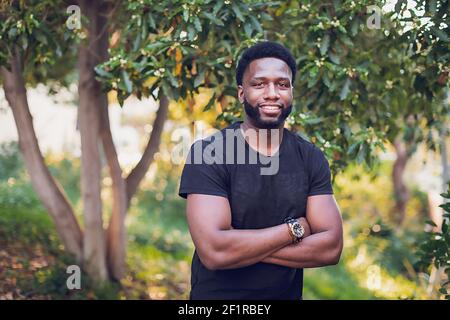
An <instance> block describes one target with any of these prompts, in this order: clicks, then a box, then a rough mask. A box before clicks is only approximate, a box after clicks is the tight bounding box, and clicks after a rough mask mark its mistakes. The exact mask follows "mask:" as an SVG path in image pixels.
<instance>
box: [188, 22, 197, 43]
mask: <svg viewBox="0 0 450 320" xmlns="http://www.w3.org/2000/svg"><path fill="white" fill-rule="evenodd" d="M187 30H188V39H189V40H191V41H192V40H194V38H195V36H196V32H195V29H194V27H193V26H192V25H189V26H188V27H187Z"/></svg>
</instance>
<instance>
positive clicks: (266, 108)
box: [262, 107, 279, 111]
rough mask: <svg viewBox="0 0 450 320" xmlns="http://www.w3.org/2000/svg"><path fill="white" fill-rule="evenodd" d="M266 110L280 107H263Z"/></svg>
mask: <svg viewBox="0 0 450 320" xmlns="http://www.w3.org/2000/svg"><path fill="white" fill-rule="evenodd" d="M262 108H263V109H264V110H268V111H276V110H278V109H279V108H278V107H262Z"/></svg>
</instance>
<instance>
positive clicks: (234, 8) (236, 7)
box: [231, 3, 245, 22]
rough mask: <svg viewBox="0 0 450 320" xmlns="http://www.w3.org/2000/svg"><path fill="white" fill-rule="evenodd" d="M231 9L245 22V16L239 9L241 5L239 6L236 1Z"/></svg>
mask: <svg viewBox="0 0 450 320" xmlns="http://www.w3.org/2000/svg"><path fill="white" fill-rule="evenodd" d="M231 9H232V10H233V12H234V14H235V15H236V17H237V18H238V19H239V20H241V21H242V22H245V19H244V16H243V15H242V13H241V10H240V9H239V7H238V6H237V4H236V3H233V4H232V5H231Z"/></svg>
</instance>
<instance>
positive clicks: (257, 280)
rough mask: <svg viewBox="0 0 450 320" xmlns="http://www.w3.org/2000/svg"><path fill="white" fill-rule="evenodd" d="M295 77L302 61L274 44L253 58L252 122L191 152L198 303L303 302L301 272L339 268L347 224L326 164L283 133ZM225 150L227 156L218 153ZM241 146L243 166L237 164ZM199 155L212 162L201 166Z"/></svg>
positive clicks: (241, 79)
mask: <svg viewBox="0 0 450 320" xmlns="http://www.w3.org/2000/svg"><path fill="white" fill-rule="evenodd" d="M295 74H296V65H295V60H294V58H293V57H292V55H291V53H290V52H289V51H288V50H287V49H286V48H285V47H283V46H282V45H280V44H278V43H275V42H269V41H266V42H261V43H258V44H256V45H254V46H253V47H251V48H249V49H247V50H246V51H245V52H244V53H243V55H242V57H241V59H240V60H239V63H238V67H237V70H236V80H237V84H238V97H239V101H240V102H241V103H242V104H243V105H244V110H245V115H246V117H245V120H244V121H238V122H235V123H233V124H232V125H230V126H229V127H227V128H225V129H223V130H221V131H220V132H219V134H218V135H215V136H214V137H210V138H212V139H204V140H198V141H197V142H195V143H194V144H193V146H192V147H191V151H190V153H189V156H188V159H187V161H186V165H185V167H184V170H183V174H182V177H181V183H180V190H179V195H180V196H182V197H183V198H187V207H186V214H187V220H188V224H189V230H190V233H191V236H192V239H193V242H194V245H195V248H196V250H195V253H194V256H193V260H192V275H191V293H190V298H191V299H301V298H302V287H303V268H314V267H320V266H326V265H333V264H337V263H338V261H339V258H340V254H341V251H342V246H343V239H342V221H341V216H340V212H339V209H338V206H337V204H336V201H335V199H334V196H333V190H332V186H331V182H330V170H329V166H328V162H327V160H326V158H325V157H324V154H323V152H322V151H321V150H320V149H319V148H317V147H316V146H314V145H313V144H311V143H309V142H307V141H306V140H304V139H302V138H301V137H299V136H298V135H296V134H294V133H292V132H290V131H289V130H287V129H285V128H284V121H285V119H286V118H287V116H288V115H289V113H290V112H291V109H292V100H293V87H292V84H293V82H294V80H295ZM230 130H231V132H234V133H235V134H232V135H230V134H228V132H229V131H230ZM255 132H256V133H257V134H253V135H251V134H250V133H255ZM249 136H250V137H253V139H248V137H249ZM255 137H256V138H255ZM265 141H268V143H264V142H265ZM231 142H233V145H235V147H234V149H230V148H229V146H230V143H231ZM221 143H223V144H225V145H226V146H227V147H226V148H222V150H221V149H220V148H217V149H218V150H219V151H217V150H216V147H217V146H218V145H219V144H221ZM239 143H241V144H243V145H244V148H243V150H244V152H245V157H244V158H245V160H246V161H245V163H242V161H237V160H236V159H237V158H238V157H239V156H241V154H240V153H242V149H239V147H236V145H238V144H239ZM212 146H213V147H212ZM208 148H209V149H211V148H212V149H215V152H212V150H208ZM195 150H197V151H198V150H200V151H201V152H203V153H202V155H203V156H205V155H208V154H209V156H208V158H209V159H204V160H207V161H203V162H201V163H198V161H195V160H193V159H192V158H193V157H192V156H193V155H194V156H195V153H196V152H195ZM197 153H198V152H197ZM213 153H214V155H213ZM230 154H231V156H230ZM255 155H256V156H257V159H258V161H257V162H256V163H249V162H251V161H247V156H248V157H249V158H251V156H255ZM219 158H220V159H219ZM217 159H219V161H215V162H214V161H211V160H217ZM223 159H226V160H227V161H220V160H223ZM230 160H232V161H230ZM275 160H276V162H277V163H278V164H277V165H276V166H273V167H274V168H273V170H271V171H270V172H269V173H267V172H266V173H265V174H263V173H262V172H263V171H262V169H263V167H264V165H265V164H268V163H269V162H271V161H274V162H275Z"/></svg>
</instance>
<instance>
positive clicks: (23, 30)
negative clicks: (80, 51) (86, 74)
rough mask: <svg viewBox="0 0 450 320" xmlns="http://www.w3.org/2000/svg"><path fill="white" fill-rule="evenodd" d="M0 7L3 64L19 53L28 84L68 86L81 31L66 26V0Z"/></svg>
mask: <svg viewBox="0 0 450 320" xmlns="http://www.w3.org/2000/svg"><path fill="white" fill-rule="evenodd" d="M8 2H10V5H7V4H4V5H2V6H1V7H0V43H1V45H0V66H5V67H7V68H8V65H9V61H8V60H9V57H10V56H11V55H12V54H19V56H20V57H21V59H20V60H21V62H22V63H23V71H24V78H25V79H26V81H27V83H28V84H31V85H35V84H37V83H47V82H48V81H49V80H53V81H56V82H59V83H61V84H63V85H68V82H69V81H70V79H71V78H70V77H69V78H68V77H67V76H68V74H69V72H70V71H71V70H72V69H73V68H74V66H75V62H76V46H75V45H76V44H77V43H78V40H79V39H80V37H81V36H82V34H81V30H70V29H68V28H66V27H65V24H66V20H67V18H68V15H67V13H66V9H67V4H66V3H65V2H64V1H56V2H55V1H51V0H46V1H35V0H33V1H8ZM79 31H80V32H79Z"/></svg>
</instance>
